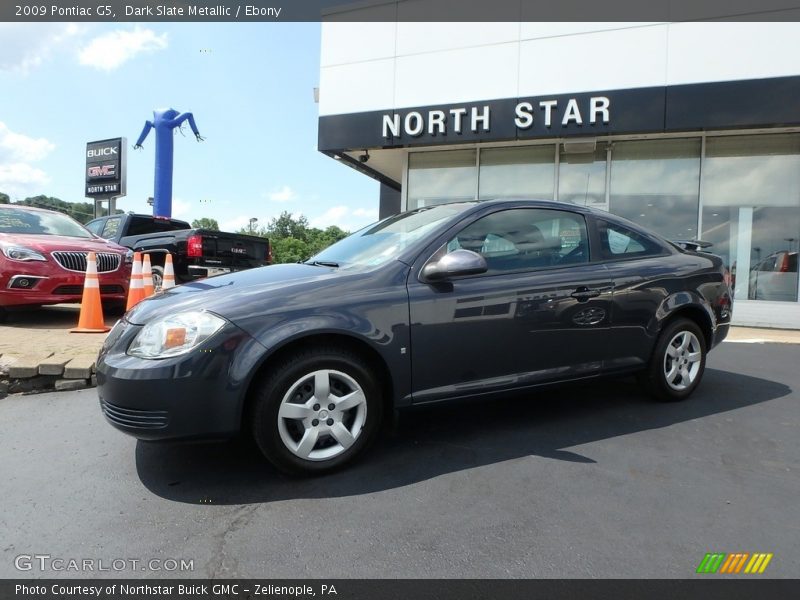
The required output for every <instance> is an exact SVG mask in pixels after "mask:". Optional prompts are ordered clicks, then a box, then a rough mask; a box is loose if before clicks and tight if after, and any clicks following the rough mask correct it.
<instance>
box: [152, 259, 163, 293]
mask: <svg viewBox="0 0 800 600" xmlns="http://www.w3.org/2000/svg"><path fill="white" fill-rule="evenodd" d="M151 270H152V271H153V289H154V290H155V291H156V292H160V291H161V286H162V285H163V283H164V267H159V266H158V265H153V267H152V269H151Z"/></svg>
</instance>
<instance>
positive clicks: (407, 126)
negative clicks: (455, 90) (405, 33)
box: [382, 96, 611, 139]
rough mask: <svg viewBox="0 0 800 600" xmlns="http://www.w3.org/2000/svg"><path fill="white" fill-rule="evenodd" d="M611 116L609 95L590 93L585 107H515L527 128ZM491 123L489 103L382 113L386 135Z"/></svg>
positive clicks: (481, 127)
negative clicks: (536, 124)
mask: <svg viewBox="0 0 800 600" xmlns="http://www.w3.org/2000/svg"><path fill="white" fill-rule="evenodd" d="M610 119H611V101H610V100H609V99H608V97H607V96H590V97H589V98H588V100H585V101H584V103H583V106H581V103H580V102H579V101H578V99H577V98H568V99H567V100H566V101H561V102H559V101H558V100H540V101H538V102H534V101H527V100H526V101H522V102H518V103H517V105H516V107H515V108H514V125H515V126H516V127H517V129H521V130H523V131H524V130H527V129H530V128H531V127H533V126H534V123H535V122H541V123H542V124H543V125H544V127H546V128H547V129H550V128H551V127H552V126H553V125H554V124H556V125H561V126H562V127H567V126H569V125H583V124H585V123H588V124H590V125H595V124H598V123H602V124H604V125H607V124H608V123H609V122H610ZM491 122H492V114H491V107H490V106H489V105H483V106H472V107H470V108H466V107H458V108H450V109H447V110H441V109H434V110H428V111H418V110H412V111H409V112H407V113H406V114H405V115H404V116H401V115H400V114H398V113H392V114H384V115H383V129H382V133H383V137H384V139H389V138H391V137H395V138H397V137H402V136H404V135H408V136H411V137H418V136H421V135H423V134H426V133H427V134H428V135H446V134H447V133H448V132H452V133H456V134H461V133H463V132H464V131H465V130H468V131H470V132H472V133H479V132H481V131H490V130H491Z"/></svg>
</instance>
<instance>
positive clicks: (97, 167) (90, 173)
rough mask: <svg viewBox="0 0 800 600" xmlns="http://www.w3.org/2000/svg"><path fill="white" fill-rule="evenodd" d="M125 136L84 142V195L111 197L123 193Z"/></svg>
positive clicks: (124, 181)
mask: <svg viewBox="0 0 800 600" xmlns="http://www.w3.org/2000/svg"><path fill="white" fill-rule="evenodd" d="M125 158H126V157H125V138H113V139H109V140H99V141H96V142H89V143H87V144H86V196H87V197H90V198H111V197H113V196H124V195H125V187H126V186H125V184H126V172H125V171H126V169H125Z"/></svg>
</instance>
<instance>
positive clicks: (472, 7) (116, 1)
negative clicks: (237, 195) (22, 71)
mask: <svg viewBox="0 0 800 600" xmlns="http://www.w3.org/2000/svg"><path fill="white" fill-rule="evenodd" d="M321 20H324V21H364V22H369V21H373V22H377V21H384V22H385V21H389V22H392V21H401V22H418V21H439V22H445V21H448V22H452V21H456V22H470V21H473V22H485V21H494V22H502V21H511V22H517V21H536V22H547V21H551V22H552V21H562V22H563V21H582V22H585V21H622V22H650V21H695V20H731V21H800V0H603V1H602V2H598V1H597V0H559V1H558V2H553V1H552V0H492V2H487V1H486V0H356V1H353V0H350V1H346V0H191V1H185V0H38V1H37V0H4V1H3V2H2V3H0V21H8V22H45V21H70V22H71V21H76V22H87V21H95V22H126V21H135V22H158V21H173V22H192V21H196V22H224V21H245V22H253V21H265V22H275V21H321Z"/></svg>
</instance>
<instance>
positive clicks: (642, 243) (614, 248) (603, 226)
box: [597, 220, 664, 259]
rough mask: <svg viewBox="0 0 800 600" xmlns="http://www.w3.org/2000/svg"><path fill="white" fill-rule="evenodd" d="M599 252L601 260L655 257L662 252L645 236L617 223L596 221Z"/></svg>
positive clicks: (659, 247) (661, 249)
mask: <svg viewBox="0 0 800 600" xmlns="http://www.w3.org/2000/svg"><path fill="white" fill-rule="evenodd" d="M597 229H598V233H599V235H600V252H601V255H602V257H603V258H605V259H609V258H626V257H633V256H655V255H658V254H661V253H662V252H663V251H664V250H663V248H661V246H659V245H658V244H656V243H655V242H653V241H652V240H649V239H648V238H646V237H645V236H643V235H641V234H639V233H637V232H635V231H633V230H632V229H629V228H627V227H625V226H623V225H619V224H617V223H609V222H608V221H603V220H598V221H597Z"/></svg>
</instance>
